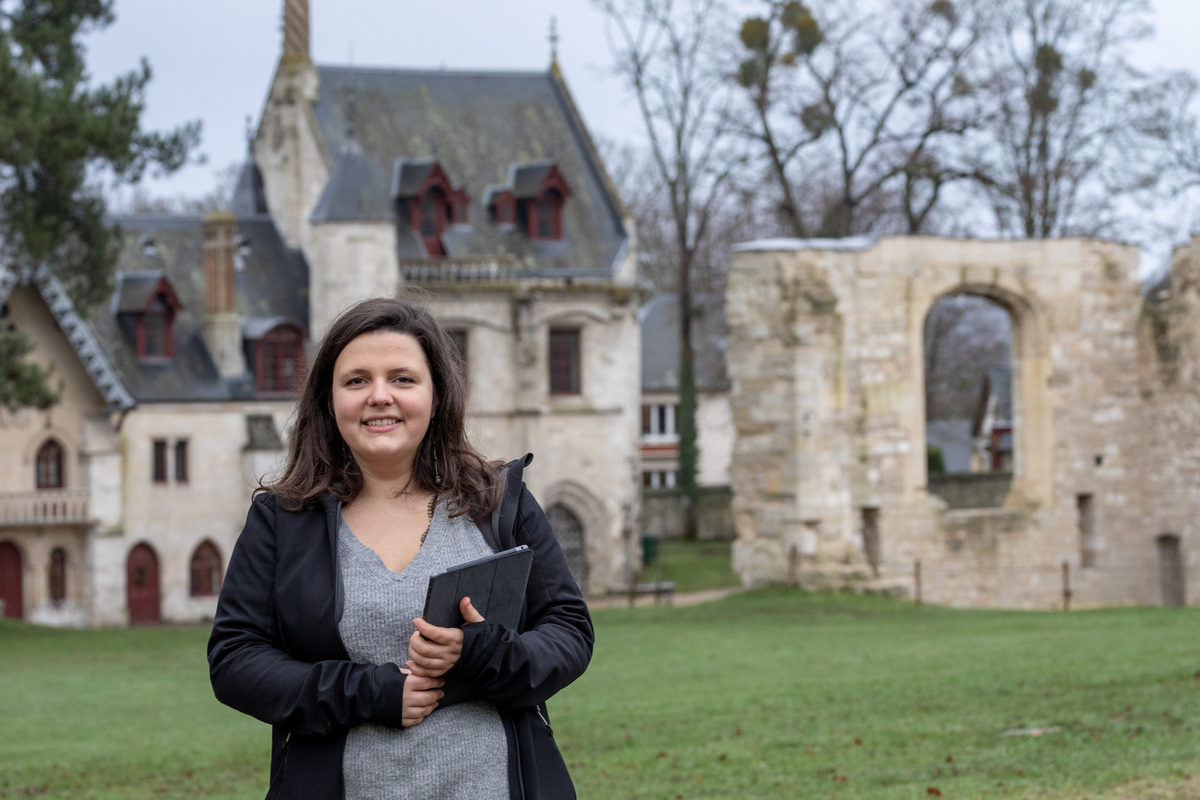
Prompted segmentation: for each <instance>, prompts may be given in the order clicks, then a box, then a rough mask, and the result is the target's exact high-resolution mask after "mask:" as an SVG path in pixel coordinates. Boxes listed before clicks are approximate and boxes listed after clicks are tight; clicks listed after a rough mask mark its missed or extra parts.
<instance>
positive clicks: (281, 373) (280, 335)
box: [254, 322, 304, 394]
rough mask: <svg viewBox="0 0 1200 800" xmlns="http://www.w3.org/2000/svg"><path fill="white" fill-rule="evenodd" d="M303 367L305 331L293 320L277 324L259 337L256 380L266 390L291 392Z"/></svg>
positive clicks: (281, 392) (282, 392)
mask: <svg viewBox="0 0 1200 800" xmlns="http://www.w3.org/2000/svg"><path fill="white" fill-rule="evenodd" d="M303 370H304V331H302V330H300V328H299V326H297V325H293V324H292V323H290V322H285V323H282V324H279V325H276V326H275V327H274V328H271V330H269V331H267V333H265V334H264V335H263V337H262V338H261V339H259V341H258V347H257V348H256V351H255V359H254V382H255V386H256V388H257V389H258V391H259V392H261V393H263V394H291V393H293V392H295V391H296V388H297V386H296V384H297V382H298V381H299V379H300V375H301V373H302V372H303Z"/></svg>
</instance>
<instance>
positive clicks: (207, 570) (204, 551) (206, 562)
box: [192, 540, 221, 597]
mask: <svg viewBox="0 0 1200 800" xmlns="http://www.w3.org/2000/svg"><path fill="white" fill-rule="evenodd" d="M220 590H221V554H220V553H218V552H217V548H216V545H214V544H213V543H212V542H209V541H207V540H206V541H203V542H201V543H200V546H199V547H197V548H196V551H195V552H194V553H192V597H211V596H212V595H215V594H216V593H217V592H219V591H220Z"/></svg>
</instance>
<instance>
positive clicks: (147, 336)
mask: <svg viewBox="0 0 1200 800" xmlns="http://www.w3.org/2000/svg"><path fill="white" fill-rule="evenodd" d="M174 318H175V311H174V309H172V308H171V305H170V303H169V302H168V300H167V296H166V295H165V294H164V293H162V292H159V293H158V294H155V295H154V297H153V298H152V299H151V300H150V302H149V303H148V304H147V305H146V310H145V311H144V312H143V313H142V315H141V318H140V319H138V341H137V348H138V358H170V357H171V356H172V355H173V352H174V349H175V348H174V337H172V336H171V323H172V322H173V321H174Z"/></svg>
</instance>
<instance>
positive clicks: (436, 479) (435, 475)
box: [430, 439, 442, 486]
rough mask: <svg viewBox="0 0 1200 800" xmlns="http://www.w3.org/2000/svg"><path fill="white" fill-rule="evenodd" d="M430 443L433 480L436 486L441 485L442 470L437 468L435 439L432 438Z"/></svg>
mask: <svg viewBox="0 0 1200 800" xmlns="http://www.w3.org/2000/svg"><path fill="white" fill-rule="evenodd" d="M430 444H431V445H433V482H434V483H436V484H437V485H438V486H441V485H442V471H441V470H440V469H438V459H437V451H438V449H437V439H433V440H432V441H431V442H430Z"/></svg>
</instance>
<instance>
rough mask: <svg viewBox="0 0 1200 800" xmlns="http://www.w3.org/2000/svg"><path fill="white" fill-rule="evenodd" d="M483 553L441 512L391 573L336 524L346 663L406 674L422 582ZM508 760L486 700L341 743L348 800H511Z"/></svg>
mask: <svg viewBox="0 0 1200 800" xmlns="http://www.w3.org/2000/svg"><path fill="white" fill-rule="evenodd" d="M490 552H491V550H490V548H488V545H487V542H485V541H484V539H483V534H481V533H480V532H479V528H478V526H476V525H475V523H474V522H472V521H471V520H470V519H469V518H468V517H466V516H459V517H453V518H451V517H450V515H449V513H448V511H447V509H446V506H445V504H439V505H438V506H437V508H436V509H435V510H434V514H433V520H432V521H431V522H430V525H429V533H428V534H427V535H426V537H425V543H424V544H423V545H421V549H420V550H418V551H417V554H416V555H415V556H414V557H413V560H412V561H411V562H410V563H409V565H408V566H407V567H405V568H404V569H403V570H402V571H400V572H392V571H391V570H389V569H388V568H387V567H385V566H384V564H383V561H382V560H381V559H380V558H379V556H378V555H377V554H376V553H375V551H374V550H371V549H370V548H369V547H367V546H366V545H364V544H363V543H362V542H360V541H359V540H358V539H357V538H356V537H355V536H354V533H353V532H352V531H351V530H350V528H349V526H348V525H346V522H345V520H341V521H340V524H339V526H338V565H339V569H340V570H341V577H342V583H343V587H344V597H345V605H344V608H343V611H342V618H341V620H339V622H338V631H339V633H341V636H342V641H343V642H344V643H345V645H346V649H347V651H349V653H350V658H351V659H353V660H354V661H357V662H359V663H363V664H384V663H388V662H391V663H394V664H396V665H398V666H401V667H403V666H404V663H405V662H406V661H407V660H408V640H409V637H410V636H412V633H413V630H414V628H413V623H412V621H413V618H414V617H417V616H420V615H421V611H422V609H423V608H424V605H425V592H426V589H427V587H428V585H429V576H430V575H432V574H434V573H436V572H441V571H442V570H445V569H448V568H450V567H453V566H455V565H457V564H461V563H463V562H464V561H471V560H473V559H476V558H480V557H482V556H485V555H488V554H489V553H490ZM507 759H508V743H507V739H506V737H505V734H504V723H503V722H501V720H500V715H499V714H498V713H497V712H496V708H495V706H493V705H492V704H491V703H490V702H487V701H485V700H476V701H472V702H466V703H459V704H457V705H453V706H449V707H447V708H437V709H435V710H434V711H433V713H432V714H430V715H429V716H428V717H426V718H425V719H424V720H422V721H421V722H419V723H418V724H416V725H414V726H412V727H411V728H385V727H381V726H377V725H360V726H358V727H356V728H353V729H351V731H350V733H349V735H348V736H347V737H346V748H345V751H344V754H343V761H342V772H343V776H344V778H345V786H346V800H367V798H370V799H371V800H390V798H439V799H441V800H508V797H509V790H508V765H507Z"/></svg>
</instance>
